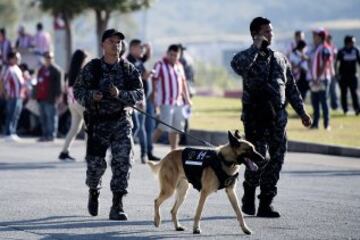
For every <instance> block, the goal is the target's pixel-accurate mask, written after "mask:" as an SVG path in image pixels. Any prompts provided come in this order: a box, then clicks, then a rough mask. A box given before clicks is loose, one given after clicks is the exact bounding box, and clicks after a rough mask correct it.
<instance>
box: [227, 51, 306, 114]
mask: <svg viewBox="0 0 360 240" xmlns="http://www.w3.org/2000/svg"><path fill="white" fill-rule="evenodd" d="M271 56H274V57H273V60H271V58H272V57H271ZM270 63H271V64H272V74H271V76H269V74H270V73H269V72H270ZM231 67H232V69H233V70H234V71H235V72H236V73H237V74H239V75H240V76H242V78H243V96H242V102H243V104H244V105H251V104H255V103H256V101H257V100H258V99H257V98H258V97H261V95H263V94H268V95H270V98H269V99H270V101H271V103H272V104H273V105H274V107H275V109H283V108H284V106H285V103H286V101H288V102H290V104H291V106H292V107H293V108H294V109H295V111H296V113H297V114H298V115H299V116H303V115H304V114H305V110H304V105H303V100H302V98H301V96H300V93H299V90H298V88H297V86H296V84H295V80H294V77H293V75H292V72H291V67H290V64H289V62H288V60H287V59H286V57H285V56H284V55H283V54H281V53H280V52H276V51H272V50H270V49H268V51H267V52H264V51H260V50H259V49H258V48H256V47H255V46H254V45H252V46H251V47H250V48H248V49H246V50H244V51H241V52H239V53H237V54H236V55H235V56H234V58H233V59H232V61H231ZM264 89H265V90H264Z"/></svg>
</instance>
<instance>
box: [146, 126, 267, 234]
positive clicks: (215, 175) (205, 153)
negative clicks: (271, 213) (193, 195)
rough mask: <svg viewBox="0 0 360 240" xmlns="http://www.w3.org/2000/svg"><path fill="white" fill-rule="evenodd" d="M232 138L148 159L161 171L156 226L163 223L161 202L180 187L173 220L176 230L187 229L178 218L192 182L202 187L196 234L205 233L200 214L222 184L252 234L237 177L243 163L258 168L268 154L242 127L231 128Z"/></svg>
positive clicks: (243, 227) (152, 168) (239, 217)
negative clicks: (248, 138)
mask: <svg viewBox="0 0 360 240" xmlns="http://www.w3.org/2000/svg"><path fill="white" fill-rule="evenodd" d="M228 139H229V143H228V144H226V145H222V146H219V147H217V148H215V149H191V148H190V149H189V148H185V149H176V150H173V151H171V152H169V153H168V154H167V155H166V156H165V157H164V158H163V159H162V160H161V161H160V162H152V161H148V165H149V166H150V167H151V170H152V171H153V172H154V173H155V174H157V175H158V177H159V183H160V193H159V196H158V197H157V198H156V199H155V201H154V209H155V214H154V224H155V226H156V227H159V226H160V222H161V217H160V205H161V204H162V203H163V202H164V201H165V200H166V199H168V198H169V197H171V196H172V195H173V193H174V192H175V190H176V201H175V204H174V206H173V208H172V209H171V216H172V221H173V222H174V226H175V230H176V231H184V230H185V228H184V227H182V226H181V225H180V223H179V221H178V218H177V212H178V209H179V207H180V206H181V204H182V203H183V201H184V199H185V197H186V193H187V191H188V188H189V183H190V182H191V184H192V185H193V186H194V188H196V189H198V190H199V191H200V199H199V202H198V206H197V209H196V213H195V217H194V225H193V233H194V234H200V233H201V229H200V217H201V212H202V210H203V207H204V204H205V201H206V198H207V197H208V196H209V195H210V194H211V193H213V192H216V191H217V190H218V189H222V188H225V191H226V193H227V196H228V198H229V200H230V203H231V205H232V207H233V209H234V211H235V213H236V216H237V220H238V222H239V224H240V227H241V229H242V231H243V232H244V233H245V234H251V232H252V231H251V230H250V228H249V227H248V226H247V225H246V223H245V221H244V217H243V214H242V212H241V209H240V207H239V202H238V198H237V196H236V193H235V187H236V178H237V176H238V174H239V169H240V164H245V165H246V167H247V168H249V169H250V170H251V171H257V170H258V167H257V165H256V163H255V162H256V161H263V160H264V157H263V156H262V155H261V154H260V153H258V152H257V151H256V150H255V147H254V145H253V144H251V143H250V142H248V141H246V140H244V139H242V138H241V136H240V134H239V131H238V130H236V131H235V134H232V133H231V132H230V131H228ZM254 161H255V162H254ZM191 171H193V172H195V174H194V175H195V177H194V175H190V172H191ZM196 177H197V179H195V178H196Z"/></svg>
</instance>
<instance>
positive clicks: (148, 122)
mask: <svg viewBox="0 0 360 240" xmlns="http://www.w3.org/2000/svg"><path fill="white" fill-rule="evenodd" d="M146 113H147V114H149V115H151V116H154V117H155V108H154V104H153V103H152V101H151V100H150V99H149V98H147V99H146ZM154 129H155V120H154V119H152V118H150V117H148V116H146V117H145V131H146V137H147V152H148V153H149V154H152V151H153V148H154V147H153V143H152V134H153V132H154Z"/></svg>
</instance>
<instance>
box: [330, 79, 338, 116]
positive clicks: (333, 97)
mask: <svg viewBox="0 0 360 240" xmlns="http://www.w3.org/2000/svg"><path fill="white" fill-rule="evenodd" d="M336 84H337V79H336V77H332V78H331V81H330V89H329V95H330V106H331V108H332V109H333V110H335V109H337V108H338V107H339V103H338V96H337V93H336Z"/></svg>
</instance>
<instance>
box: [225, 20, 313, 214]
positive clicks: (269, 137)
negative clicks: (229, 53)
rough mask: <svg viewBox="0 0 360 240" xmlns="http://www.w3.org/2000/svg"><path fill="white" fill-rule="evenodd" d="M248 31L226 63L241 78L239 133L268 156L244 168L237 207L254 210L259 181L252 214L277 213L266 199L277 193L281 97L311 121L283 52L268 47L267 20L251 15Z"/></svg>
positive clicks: (283, 116) (282, 145)
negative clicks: (244, 45)
mask: <svg viewBox="0 0 360 240" xmlns="http://www.w3.org/2000/svg"><path fill="white" fill-rule="evenodd" d="M250 32H251V36H252V38H253V44H252V46H251V47H250V48H248V49H246V50H244V51H241V52H239V53H237V54H236V55H235V56H234V58H233V60H232V61H231V67H232V68H233V70H234V71H235V72H236V73H237V74H239V75H240V76H242V79H243V96H242V104H243V110H242V116H241V120H242V121H243V124H244V129H245V137H246V139H247V140H249V141H250V142H252V143H253V144H254V145H255V146H256V149H257V151H259V152H260V153H261V154H262V155H263V156H266V152H267V151H268V153H269V156H270V159H269V160H266V161H264V162H260V163H258V165H259V167H260V169H261V170H259V171H258V172H255V173H254V172H251V171H250V170H248V169H246V170H245V181H244V183H243V186H244V196H243V199H242V202H243V205H242V210H243V212H244V213H246V214H249V215H254V214H255V190H256V187H257V186H259V185H260V190H261V193H260V195H259V196H258V197H259V199H260V204H259V208H258V212H257V216H259V217H280V214H279V213H278V212H277V211H275V210H274V209H273V208H272V206H271V202H272V200H273V198H274V197H275V196H276V194H277V187H276V184H277V182H278V180H279V175H280V170H281V167H282V164H283V162H284V156H285V152H286V145H287V140H286V132H285V126H286V123H287V112H286V110H285V103H286V101H288V102H290V104H291V105H292V107H293V108H294V109H295V111H296V113H297V114H298V115H299V116H300V117H301V120H302V123H303V125H304V126H306V127H309V126H310V125H311V118H310V117H309V115H308V114H307V113H306V112H305V109H304V104H303V101H302V99H301V96H300V93H299V90H298V88H297V86H296V84H295V81H294V78H293V75H292V73H291V69H290V64H289V63H288V61H287V59H286V58H285V56H284V55H282V54H281V53H279V52H276V51H273V50H271V49H270V48H269V45H270V44H271V40H272V36H273V34H272V26H271V22H270V21H269V20H268V19H266V18H263V17H257V18H255V19H253V21H252V22H251V24H250Z"/></svg>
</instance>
